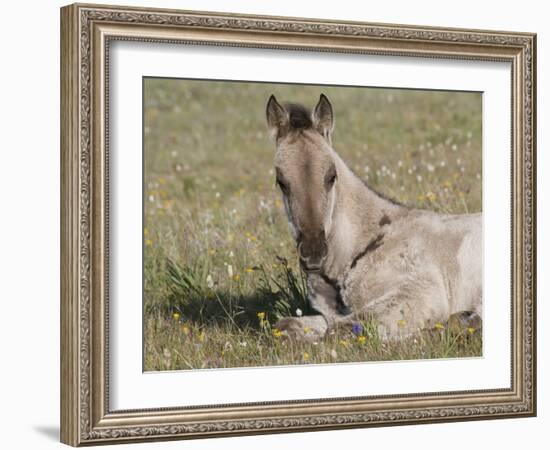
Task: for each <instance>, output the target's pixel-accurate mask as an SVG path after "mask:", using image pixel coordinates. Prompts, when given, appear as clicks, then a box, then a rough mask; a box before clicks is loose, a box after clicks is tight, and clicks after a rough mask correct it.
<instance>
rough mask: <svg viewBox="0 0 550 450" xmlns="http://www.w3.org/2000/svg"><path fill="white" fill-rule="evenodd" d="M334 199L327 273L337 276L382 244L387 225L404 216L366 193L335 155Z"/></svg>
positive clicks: (403, 211) (369, 191)
mask: <svg viewBox="0 0 550 450" xmlns="http://www.w3.org/2000/svg"><path fill="white" fill-rule="evenodd" d="M335 162H336V166H337V171H338V182H339V186H338V194H337V195H338V197H337V200H336V208H335V212H334V219H333V222H334V225H333V228H332V231H331V236H330V238H329V252H330V253H331V254H332V257H331V258H330V264H331V268H330V269H331V270H330V271H331V272H332V274H333V275H335V273H336V272H337V273H341V271H342V270H344V268H345V266H346V265H348V264H350V263H351V262H352V261H353V259H354V258H355V257H357V255H359V254H360V253H361V252H363V251H364V250H365V248H367V247H369V246H372V245H373V243H379V242H381V241H382V239H383V236H384V234H385V233H386V232H387V231H388V229H389V227H390V226H391V224H392V223H393V222H394V221H395V220H397V219H398V218H400V217H401V216H403V215H404V214H406V212H407V211H408V210H407V208H406V207H404V206H402V205H399V204H397V203H394V202H392V201H391V200H388V199H386V198H383V197H382V196H381V195H380V194H378V193H376V192H375V191H374V190H372V189H370V188H369V187H368V186H367V185H366V184H365V183H364V182H363V181H362V180H361V179H360V178H359V177H358V176H357V175H355V174H354V173H353V172H352V171H351V170H350V169H349V167H348V166H347V165H346V164H345V163H344V162H343V161H342V159H341V158H340V157H339V156H338V155H336V156H335Z"/></svg>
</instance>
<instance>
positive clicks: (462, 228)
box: [266, 94, 482, 340]
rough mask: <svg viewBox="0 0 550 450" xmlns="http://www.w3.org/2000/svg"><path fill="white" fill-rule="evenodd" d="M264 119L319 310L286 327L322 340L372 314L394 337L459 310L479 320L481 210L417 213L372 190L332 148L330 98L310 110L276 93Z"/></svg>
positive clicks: (295, 333)
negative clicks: (280, 98)
mask: <svg viewBox="0 0 550 450" xmlns="http://www.w3.org/2000/svg"><path fill="white" fill-rule="evenodd" d="M266 112H267V123H268V127H269V130H270V132H271V134H272V136H273V138H274V140H275V142H276V154H275V173H276V181H277V185H278V186H279V188H280V190H281V193H282V197H283V202H284V206H285V211H286V215H287V218H288V222H289V225H290V230H291V233H292V236H293V238H294V240H295V242H296V248H297V251H298V256H299V260H300V265H301V268H302V270H303V271H304V272H305V274H306V275H307V287H308V299H309V301H310V303H311V306H312V307H313V309H315V310H316V311H317V312H318V313H319V315H312V316H304V317H287V318H283V319H281V320H280V321H279V322H278V323H277V324H276V325H275V326H276V327H277V328H278V329H279V330H281V331H282V332H284V333H285V334H287V335H289V336H292V337H294V338H297V339H304V340H317V339H319V338H320V337H322V336H324V335H325V334H326V333H327V332H328V331H330V330H331V329H332V328H334V327H335V326H336V325H338V324H339V323H350V322H352V321H354V320H357V319H360V318H365V317H367V316H372V317H374V318H375V319H376V320H377V321H378V323H379V334H380V336H381V337H382V338H385V339H395V338H401V337H404V336H407V335H410V334H412V333H414V332H416V331H418V330H420V329H423V328H432V327H433V326H434V325H435V324H436V323H438V322H445V321H447V320H448V319H449V317H450V316H451V315H453V314H457V313H460V317H461V318H463V319H469V318H476V319H479V316H480V315H481V305H482V219H481V213H478V214H467V215H444V214H437V213H435V212H432V211H427V210H420V209H411V208H408V207H405V206H403V205H400V204H398V203H396V202H393V201H391V200H388V199H386V198H384V197H382V196H381V195H380V194H378V193H376V192H375V191H373V190H372V189H370V188H369V187H368V186H367V185H366V184H365V183H363V182H362V181H361V180H360V179H359V178H358V177H357V176H356V175H355V174H354V173H353V172H352V171H351V170H350V169H349V168H348V167H347V165H346V164H345V163H344V161H343V160H342V159H341V158H340V157H339V156H338V154H337V153H336V152H335V151H334V149H333V147H332V139H331V137H332V131H333V129H334V114H333V110H332V106H331V104H330V102H329V100H328V98H327V97H326V96H325V95H323V94H322V95H321V97H320V99H319V102H318V104H317V106H316V107H315V109H314V110H313V112H311V113H310V112H309V111H308V110H307V109H305V108H304V107H303V106H300V105H294V104H285V106H282V105H281V104H279V103H278V102H277V100H276V98H275V97H274V96H273V95H272V96H271V97H270V98H269V101H268V104H267V111H266ZM305 330H307V333H306V331H305Z"/></svg>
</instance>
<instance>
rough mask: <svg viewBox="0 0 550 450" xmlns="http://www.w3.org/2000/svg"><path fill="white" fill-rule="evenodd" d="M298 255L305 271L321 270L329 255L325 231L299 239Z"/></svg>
mask: <svg viewBox="0 0 550 450" xmlns="http://www.w3.org/2000/svg"><path fill="white" fill-rule="evenodd" d="M298 256H299V257H300V266H301V267H302V269H303V270H304V271H305V272H311V273H315V272H319V271H320V270H321V266H322V265H323V262H324V261H325V258H326V256H327V243H326V239H325V233H324V232H321V233H319V234H318V235H317V236H315V237H314V238H309V239H308V238H301V239H300V240H299V241H298Z"/></svg>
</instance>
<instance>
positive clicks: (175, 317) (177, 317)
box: [172, 312, 180, 320]
mask: <svg viewBox="0 0 550 450" xmlns="http://www.w3.org/2000/svg"><path fill="white" fill-rule="evenodd" d="M172 317H173V318H174V320H180V313H179V312H175V313H174V314H172Z"/></svg>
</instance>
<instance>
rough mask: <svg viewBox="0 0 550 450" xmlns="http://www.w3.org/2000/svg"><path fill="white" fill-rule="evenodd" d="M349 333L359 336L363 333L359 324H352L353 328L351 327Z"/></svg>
mask: <svg viewBox="0 0 550 450" xmlns="http://www.w3.org/2000/svg"><path fill="white" fill-rule="evenodd" d="M351 332H352V333H353V334H361V333H362V332H363V327H362V326H361V324H360V323H354V324H353V326H352V327H351Z"/></svg>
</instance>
